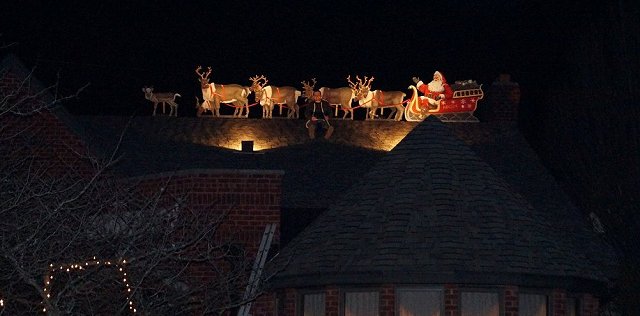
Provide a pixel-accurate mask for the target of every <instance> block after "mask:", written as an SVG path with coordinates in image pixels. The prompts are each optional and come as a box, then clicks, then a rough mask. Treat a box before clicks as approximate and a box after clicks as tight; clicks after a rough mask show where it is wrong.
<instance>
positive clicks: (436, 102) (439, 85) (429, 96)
mask: <svg viewBox="0 0 640 316" xmlns="http://www.w3.org/2000/svg"><path fill="white" fill-rule="evenodd" d="M413 82H414V83H415V84H416V88H418V90H419V91H420V92H422V94H424V95H423V96H420V107H422V108H424V109H437V108H439V107H440V101H441V100H443V99H448V98H451V97H452V96H453V90H451V87H450V86H449V84H447V80H446V79H445V78H444V76H443V75H442V73H440V72H439V71H436V72H435V73H433V80H431V82H429V83H428V84H425V83H424V82H422V80H420V78H418V77H413Z"/></svg>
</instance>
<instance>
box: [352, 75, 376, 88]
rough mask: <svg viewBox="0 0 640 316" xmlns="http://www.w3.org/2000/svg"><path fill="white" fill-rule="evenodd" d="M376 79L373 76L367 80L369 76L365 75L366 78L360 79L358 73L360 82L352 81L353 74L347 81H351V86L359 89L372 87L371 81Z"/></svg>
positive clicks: (357, 77) (357, 78)
mask: <svg viewBox="0 0 640 316" xmlns="http://www.w3.org/2000/svg"><path fill="white" fill-rule="evenodd" d="M373 79H375V78H374V77H373V76H371V78H369V79H368V80H367V76H364V80H362V79H360V76H358V75H356V80H358V83H355V82H353V81H351V75H349V76H348V77H347V81H348V82H349V87H351V89H353V90H358V89H360V88H369V89H370V88H371V82H372V81H373Z"/></svg>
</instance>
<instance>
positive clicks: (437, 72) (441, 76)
mask: <svg viewBox="0 0 640 316" xmlns="http://www.w3.org/2000/svg"><path fill="white" fill-rule="evenodd" d="M433 76H434V77H435V76H439V77H440V78H441V79H442V83H447V79H445V78H444V75H442V73H441V72H439V71H436V72H434V73H433Z"/></svg>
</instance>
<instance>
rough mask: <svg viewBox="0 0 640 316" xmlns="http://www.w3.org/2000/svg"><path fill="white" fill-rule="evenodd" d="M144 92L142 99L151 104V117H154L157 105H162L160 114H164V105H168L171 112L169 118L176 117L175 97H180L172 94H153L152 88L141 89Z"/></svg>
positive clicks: (176, 105) (176, 104)
mask: <svg viewBox="0 0 640 316" xmlns="http://www.w3.org/2000/svg"><path fill="white" fill-rule="evenodd" d="M142 92H144V98H145V99H147V100H149V101H151V102H153V116H156V109H157V107H158V104H159V103H162V113H163V114H164V109H165V105H166V104H167V103H168V104H169V107H170V108H171V111H169V116H172V114H173V116H176V117H177V116H178V103H176V97H181V95H180V94H178V93H173V92H153V87H144V88H142Z"/></svg>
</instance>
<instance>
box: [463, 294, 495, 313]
mask: <svg viewBox="0 0 640 316" xmlns="http://www.w3.org/2000/svg"><path fill="white" fill-rule="evenodd" d="M461 299H462V302H461V310H462V313H461V314H460V315H461V316H498V315H499V314H500V302H499V300H498V294H497V293H485V292H462V295H461Z"/></svg>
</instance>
